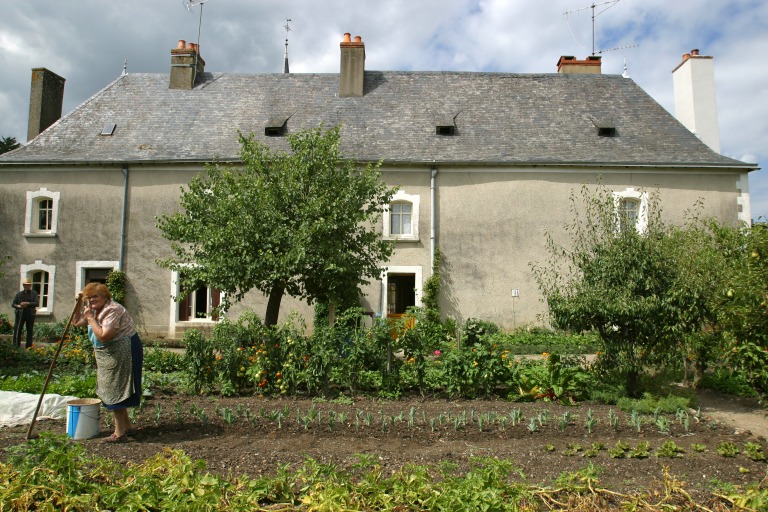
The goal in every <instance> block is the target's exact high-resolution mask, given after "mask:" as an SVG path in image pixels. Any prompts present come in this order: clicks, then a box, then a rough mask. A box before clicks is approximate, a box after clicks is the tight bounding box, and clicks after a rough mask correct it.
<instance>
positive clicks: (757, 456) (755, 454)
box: [744, 441, 765, 462]
mask: <svg viewBox="0 0 768 512" xmlns="http://www.w3.org/2000/svg"><path fill="white" fill-rule="evenodd" d="M744 454H745V455H746V456H747V457H749V458H750V459H752V460H753V461H755V462H762V461H764V460H765V452H763V446H762V445H761V444H759V443H753V442H751V441H747V442H746V443H744Z"/></svg>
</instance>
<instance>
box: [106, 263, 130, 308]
mask: <svg viewBox="0 0 768 512" xmlns="http://www.w3.org/2000/svg"><path fill="white" fill-rule="evenodd" d="M125 283H126V276H125V272H123V271H121V270H115V269H113V270H110V271H109V273H108V274H107V279H106V281H105V283H104V284H106V285H107V288H108V289H109V293H110V294H111V295H112V298H113V299H114V300H115V302H119V303H120V304H124V303H125Z"/></svg>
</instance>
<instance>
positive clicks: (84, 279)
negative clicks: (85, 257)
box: [75, 260, 120, 290]
mask: <svg viewBox="0 0 768 512" xmlns="http://www.w3.org/2000/svg"><path fill="white" fill-rule="evenodd" d="M119 268H120V262H118V261H100V260H95V261H92V260H89V261H78V262H76V263H75V290H82V289H83V288H85V285H87V284H88V283H105V282H106V281H107V276H108V275H109V273H110V271H112V270H118V269H119Z"/></svg>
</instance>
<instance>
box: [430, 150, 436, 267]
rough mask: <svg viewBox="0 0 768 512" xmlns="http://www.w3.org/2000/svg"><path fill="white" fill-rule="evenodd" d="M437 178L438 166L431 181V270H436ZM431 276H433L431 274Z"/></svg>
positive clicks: (434, 168) (433, 169)
mask: <svg viewBox="0 0 768 512" xmlns="http://www.w3.org/2000/svg"><path fill="white" fill-rule="evenodd" d="M436 178H437V166H435V165H433V166H432V178H431V179H430V181H429V212H430V213H429V214H430V220H429V268H430V270H432V269H434V268H435V224H436V223H437V215H436V214H435V189H436V186H435V182H436ZM430 275H431V274H430Z"/></svg>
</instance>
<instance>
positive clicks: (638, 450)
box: [627, 441, 651, 459]
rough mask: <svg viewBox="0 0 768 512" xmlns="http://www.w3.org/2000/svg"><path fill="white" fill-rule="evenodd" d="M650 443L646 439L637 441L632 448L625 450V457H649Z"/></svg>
mask: <svg viewBox="0 0 768 512" xmlns="http://www.w3.org/2000/svg"><path fill="white" fill-rule="evenodd" d="M650 449H651V444H650V443H649V442H647V441H641V442H639V443H637V446H635V447H634V448H633V449H631V450H629V451H628V452H627V458H630V459H647V458H648V457H650Z"/></svg>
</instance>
